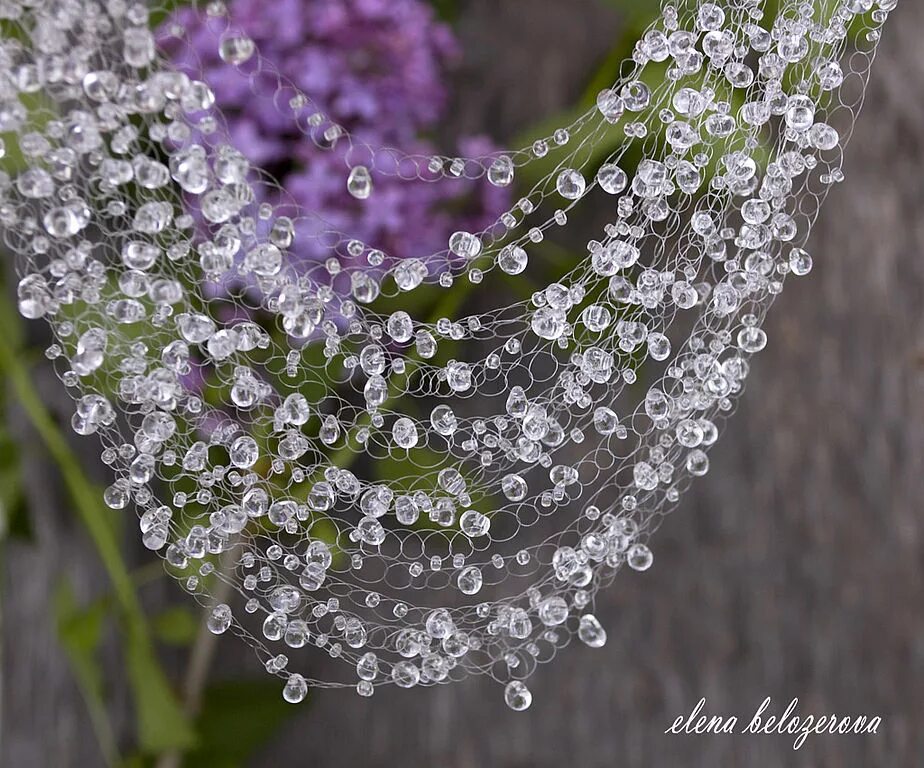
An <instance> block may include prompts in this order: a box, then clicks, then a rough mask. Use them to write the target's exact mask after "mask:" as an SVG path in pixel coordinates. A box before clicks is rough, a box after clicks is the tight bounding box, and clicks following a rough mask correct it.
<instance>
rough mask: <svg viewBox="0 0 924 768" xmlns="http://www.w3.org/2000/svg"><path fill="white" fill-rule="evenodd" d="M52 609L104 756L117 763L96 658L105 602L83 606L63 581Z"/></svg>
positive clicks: (59, 635)
mask: <svg viewBox="0 0 924 768" xmlns="http://www.w3.org/2000/svg"><path fill="white" fill-rule="evenodd" d="M53 609H54V613H55V620H56V623H57V632H58V640H59V641H60V643H61V647H62V648H63V649H64V653H65V655H66V656H67V660H68V663H69V664H70V667H71V671H72V672H73V674H74V679H75V680H76V682H77V687H78V688H79V689H80V694H81V696H83V698H84V701H85V702H86V704H87V711H88V712H89V715H90V720H91V722H92V723H93V730H94V732H95V734H96V738H97V741H98V742H99V746H100V750H101V751H102V753H103V759H104V760H105V762H106V765H115V763H116V762H117V761H118V748H117V747H116V742H115V736H114V735H113V731H112V725H111V723H110V722H109V715H108V712H107V709H106V700H105V695H104V689H103V673H102V669H101V668H100V665H99V661H98V659H97V654H98V651H99V645H100V641H101V640H102V636H103V629H104V626H105V622H106V617H107V611H106V604H105V603H103V602H97V603H94V604H92V605H90V606H89V607H88V608H86V609H81V608H80V606H78V604H77V601H76V599H75V598H74V593H73V591H72V590H71V587H70V585H69V584H68V583H67V582H66V581H64V582H62V583H61V584H60V585H59V586H58V588H57V590H56V591H55V596H54V601H53Z"/></svg>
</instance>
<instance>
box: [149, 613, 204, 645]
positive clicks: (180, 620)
mask: <svg viewBox="0 0 924 768" xmlns="http://www.w3.org/2000/svg"><path fill="white" fill-rule="evenodd" d="M151 629H152V630H153V632H154V636H155V637H156V638H157V639H158V640H160V641H161V642H163V643H167V644H168V645H189V644H190V643H191V642H192V641H193V640H195V638H196V634H197V633H198V631H199V619H198V618H197V617H196V615H195V614H194V613H193V612H192V611H191V610H190V609H189V608H187V607H185V606H181V605H177V606H174V607H172V608H168V609H167V610H165V611H162V612H161V613H159V614H158V615H157V616H155V617H154V619H153V620H152V621H151Z"/></svg>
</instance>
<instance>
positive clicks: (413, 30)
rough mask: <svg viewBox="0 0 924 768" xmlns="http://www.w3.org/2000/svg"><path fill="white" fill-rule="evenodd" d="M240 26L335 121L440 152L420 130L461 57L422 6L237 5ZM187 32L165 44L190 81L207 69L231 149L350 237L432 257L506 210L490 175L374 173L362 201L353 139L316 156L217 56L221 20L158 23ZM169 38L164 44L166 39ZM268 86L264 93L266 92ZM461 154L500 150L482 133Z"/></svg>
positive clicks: (267, 100) (313, 255)
mask: <svg viewBox="0 0 924 768" xmlns="http://www.w3.org/2000/svg"><path fill="white" fill-rule="evenodd" d="M229 11H230V15H231V18H232V20H233V22H234V25H235V27H237V28H239V29H240V30H241V31H242V32H243V33H245V34H247V35H248V36H250V37H251V38H252V39H253V40H254V42H255V43H256V44H257V46H258V47H259V49H260V52H261V54H262V55H263V57H264V58H265V59H266V60H268V61H269V62H271V63H272V65H273V66H274V67H275V68H277V69H278V70H279V72H280V73H281V74H282V75H284V76H285V77H286V78H288V79H289V80H291V81H292V82H293V83H295V84H296V85H297V86H298V87H299V88H301V89H302V90H303V91H304V92H305V93H306V94H307V95H308V96H309V97H310V98H311V99H312V100H313V101H314V102H315V104H317V105H318V106H319V108H320V109H322V110H323V111H324V112H325V113H326V114H327V115H328V116H329V117H330V118H331V119H332V120H334V121H336V122H337V123H339V124H341V125H343V126H344V127H345V128H347V129H348V130H349V131H350V133H352V134H353V135H354V136H356V137H357V138H359V139H361V140H363V141H365V142H367V143H368V144H369V145H371V146H372V147H374V148H378V147H394V148H396V149H399V150H401V151H402V152H405V153H408V154H420V155H429V154H432V153H433V152H434V151H435V150H434V147H433V146H432V145H431V144H430V143H429V142H428V141H427V140H426V139H424V138H422V134H424V133H425V132H428V131H430V130H432V129H433V128H434V127H435V126H436V125H437V124H438V122H439V121H440V120H441V119H442V118H443V117H445V113H446V109H447V104H448V93H447V88H446V85H445V79H446V74H447V70H448V69H449V68H450V67H451V66H452V64H453V63H454V62H455V61H456V60H457V59H458V56H459V50H458V45H457V42H456V40H455V37H454V35H453V33H452V31H451V29H450V28H449V27H448V26H446V25H445V24H443V23H440V22H439V21H437V20H436V19H435V18H434V14H433V10H432V9H431V8H430V7H429V6H428V5H426V4H425V3H423V2H421V1H420V0H278V1H276V2H273V3H268V2H267V0H232V2H230V3H229ZM176 23H179V24H181V25H182V26H183V27H185V29H186V31H187V35H188V38H189V40H190V45H189V46H185V45H179V44H177V41H175V40H173V41H170V40H166V42H165V43H164V49H165V50H166V52H167V54H168V55H170V56H171V57H172V59H173V61H174V63H175V64H176V65H177V66H178V67H179V68H181V69H185V70H186V71H188V72H189V73H190V74H195V73H197V72H198V71H199V70H200V68H201V72H202V74H201V75H197V76H200V77H202V79H204V80H205V81H206V82H207V83H208V84H209V86H210V87H211V88H212V90H213V91H214V92H215V96H216V101H217V104H218V105H219V106H220V107H221V109H222V111H223V114H224V118H225V121H226V123H227V125H228V129H229V133H230V138H231V141H232V142H233V143H234V145H235V146H236V148H237V149H238V150H239V151H241V152H242V153H243V154H244V155H245V156H246V157H247V158H248V160H250V161H251V162H252V163H253V164H255V165H257V166H259V167H262V168H265V169H267V170H268V171H269V172H270V173H271V174H272V175H273V176H275V177H276V178H277V179H278V180H279V182H280V184H281V185H282V186H283V187H284V188H285V189H286V190H287V192H288V194H289V196H291V198H292V199H293V200H294V201H295V203H296V204H297V205H298V206H300V207H301V208H303V209H304V210H306V211H311V212H314V213H317V214H318V215H319V216H321V217H322V218H323V219H325V220H326V221H327V222H329V223H330V224H331V225H333V226H334V227H336V228H337V229H340V230H341V231H342V232H344V233H345V234H346V235H347V236H349V237H351V238H356V239H358V240H361V241H363V242H365V243H366V244H367V245H368V246H369V247H373V248H379V249H381V250H384V251H385V252H386V253H389V254H391V255H392V256H394V257H398V258H401V257H418V258H420V257H424V256H426V255H428V254H430V253H433V252H435V251H440V250H443V249H444V248H445V247H446V243H447V240H448V237H449V235H450V234H451V233H452V232H453V231H455V230H458V229H465V230H469V231H480V230H483V229H485V228H488V227H490V226H491V225H493V224H494V222H495V221H496V219H497V217H498V216H499V215H500V213H501V212H503V211H504V210H505V209H506V208H507V207H508V205H509V193H508V191H507V190H503V189H498V188H496V187H493V186H491V185H490V184H489V183H488V182H487V181H486V180H485V179H483V178H482V179H479V180H475V181H469V180H462V179H458V180H456V179H453V180H448V179H447V180H441V181H436V182H432V181H431V182H427V181H422V180H412V181H405V180H401V179H399V178H397V177H395V176H386V175H383V174H380V173H376V172H375V170H374V169H373V192H372V196H371V197H370V198H369V199H368V200H366V201H358V200H355V199H353V198H352V197H351V196H350V195H349V193H348V192H347V190H346V177H347V173H348V164H347V162H346V151H347V146H346V142H342V143H341V144H340V145H338V146H337V147H335V148H334V149H333V150H322V149H319V148H318V147H317V146H315V144H314V143H313V142H312V141H311V139H310V138H308V137H307V136H305V135H304V134H303V133H301V132H300V131H299V130H298V128H297V127H296V125H295V123H294V119H293V117H292V116H291V115H285V114H281V113H280V111H279V110H278V109H277V107H276V104H275V103H274V101H273V97H274V92H273V91H274V88H273V85H274V83H273V82H272V81H269V80H267V82H266V83H260V82H258V83H257V87H256V88H255V89H253V90H252V89H251V86H250V83H249V82H248V79H247V77H245V76H244V75H242V74H241V73H239V72H237V71H235V70H234V68H233V67H230V66H228V65H227V64H225V63H224V62H222V60H221V59H220V57H219V55H218V46H219V41H220V38H219V35H218V28H219V26H220V25H219V24H218V23H215V22H211V21H210V20H209V19H207V18H204V17H203V15H202V14H201V13H198V12H196V11H194V10H192V9H190V8H182V9H179V10H177V11H176V12H175V13H174V15H173V16H172V17H171V18H170V19H168V20H167V21H166V22H165V23H164V25H163V26H162V27H161V30H162V32H163V31H165V30H167V29H169V28H170V26H172V25H173V24H176ZM165 39H166V38H165ZM261 86H266V87H261ZM458 149H459V153H460V154H462V155H483V154H486V153H489V152H491V151H492V150H494V147H493V146H492V144H491V142H490V141H489V140H487V139H486V138H484V137H468V138H464V139H462V140H460V142H459V147H458ZM293 251H294V253H293V255H294V256H295V257H296V258H299V259H302V260H310V261H317V260H319V259H323V258H324V257H326V256H327V255H329V254H328V253H326V252H325V251H324V249H323V248H322V247H321V246H320V244H319V243H317V242H316V241H313V240H310V239H303V240H296V244H295V246H294V247H293Z"/></svg>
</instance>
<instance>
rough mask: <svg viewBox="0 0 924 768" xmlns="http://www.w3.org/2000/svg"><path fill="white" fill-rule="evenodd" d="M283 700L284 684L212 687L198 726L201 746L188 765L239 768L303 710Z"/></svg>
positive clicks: (255, 682) (233, 683) (264, 682)
mask: <svg viewBox="0 0 924 768" xmlns="http://www.w3.org/2000/svg"><path fill="white" fill-rule="evenodd" d="M304 706H305V705H304V703H303V704H301V705H300V707H294V706H292V705H291V704H287V703H286V702H285V700H284V699H283V698H282V684H281V683H280V682H278V681H271V680H252V681H251V680H235V681H227V682H220V683H214V684H212V685H211V686H209V687H208V688H207V689H206V691H205V695H204V697H203V700H202V709H201V713H200V715H199V719H198V721H197V723H196V730H197V732H198V734H199V746H198V747H197V748H196V749H194V750H193V751H191V752H190V753H189V755H188V757H187V760H186V763H185V765H187V766H195V768H238V766H243V765H245V764H246V763H247V758H248V757H249V756H250V755H251V754H252V753H253V752H254V751H255V750H256V749H257V748H258V747H260V746H262V745H263V744H265V743H266V742H268V741H269V740H270V738H271V737H272V735H273V734H274V733H275V732H276V731H277V730H278V729H279V728H280V727H281V726H282V724H283V723H284V722H285V721H286V720H287V719H288V718H289V717H291V716H292V715H294V714H295V713H296V712H300V711H302V710H301V707H304Z"/></svg>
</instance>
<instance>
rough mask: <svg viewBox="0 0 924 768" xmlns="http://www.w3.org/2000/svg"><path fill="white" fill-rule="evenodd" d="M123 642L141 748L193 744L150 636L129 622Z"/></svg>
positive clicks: (153, 749) (156, 749)
mask: <svg viewBox="0 0 924 768" xmlns="http://www.w3.org/2000/svg"><path fill="white" fill-rule="evenodd" d="M125 643H126V648H125V654H126V665H127V667H128V681H129V685H130V686H131V689H132V694H133V700H134V703H135V709H136V712H135V715H136V718H137V721H138V743H139V745H140V747H141V749H142V751H144V752H153V753H160V752H166V751H168V750H172V749H182V750H185V749H189V748H190V747H192V746H194V745H195V744H196V737H195V733H194V732H193V729H192V727H191V726H190V724H189V722H188V720H187V719H186V715H185V714H184V713H183V710H182V709H181V708H180V705H179V703H178V702H177V699H176V696H175V695H174V693H173V691H172V690H171V689H170V685H169V683H168V682H167V678H166V676H165V675H164V673H163V671H162V670H161V668H160V665H159V664H158V662H157V657H156V655H155V653H154V649H153V647H152V646H151V641H150V638H149V636H148V635H147V634H146V633H145V632H143V631H139V629H138V628H137V627H136V626H134V625H129V626H128V627H126V634H125Z"/></svg>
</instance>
